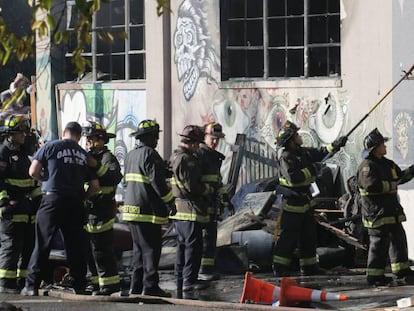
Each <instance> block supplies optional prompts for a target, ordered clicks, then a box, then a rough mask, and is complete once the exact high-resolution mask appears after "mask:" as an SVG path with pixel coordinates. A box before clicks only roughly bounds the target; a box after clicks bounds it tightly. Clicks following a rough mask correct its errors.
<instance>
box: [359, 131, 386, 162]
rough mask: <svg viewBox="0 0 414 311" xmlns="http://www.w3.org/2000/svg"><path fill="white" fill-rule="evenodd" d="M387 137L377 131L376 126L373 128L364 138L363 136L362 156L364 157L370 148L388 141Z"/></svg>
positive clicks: (369, 151)
mask: <svg viewBox="0 0 414 311" xmlns="http://www.w3.org/2000/svg"><path fill="white" fill-rule="evenodd" d="M389 140H390V138H389V137H384V136H382V134H381V133H380V131H378V129H377V128H375V129H373V130H372V131H371V132H370V133H369V134H368V135H367V136H366V137H365V138H364V150H363V151H362V158H364V159H366V158H367V157H368V156H369V154H370V153H371V151H372V150H374V149H375V148H376V147H378V146H379V145H381V144H382V143H385V142H387V141H389Z"/></svg>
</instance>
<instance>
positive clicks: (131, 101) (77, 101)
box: [59, 85, 147, 200]
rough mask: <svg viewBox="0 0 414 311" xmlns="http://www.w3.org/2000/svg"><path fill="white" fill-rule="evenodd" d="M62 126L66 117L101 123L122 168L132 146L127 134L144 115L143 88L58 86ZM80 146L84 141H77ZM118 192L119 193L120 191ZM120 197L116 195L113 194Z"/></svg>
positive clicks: (133, 141) (81, 121)
mask: <svg viewBox="0 0 414 311" xmlns="http://www.w3.org/2000/svg"><path fill="white" fill-rule="evenodd" d="M60 98H61V110H60V111H59V118H60V121H61V124H62V126H64V125H65V124H66V123H67V122H69V121H77V122H79V123H80V124H86V121H87V120H92V121H98V122H100V123H102V124H103V125H104V126H105V127H106V128H107V130H108V132H111V133H115V134H116V138H115V139H111V140H109V143H108V148H109V149H110V150H111V151H112V152H113V153H114V155H115V156H116V157H117V159H118V161H119V162H120V164H121V168H122V171H123V166H124V159H125V156H126V154H127V153H128V151H129V150H131V149H132V148H134V146H135V138H134V137H129V134H130V133H131V132H133V131H135V130H136V128H137V126H138V123H139V122H140V121H141V120H143V119H145V118H146V117H147V116H146V92H145V91H142V90H114V89H110V88H109V89H99V88H96V87H95V89H93V88H92V87H89V86H87V85H86V86H84V88H83V89H79V90H60ZM81 144H82V145H83V146H85V145H86V142H85V141H84V140H83V141H81ZM120 195H121V194H120ZM117 199H118V200H121V198H120V197H118V198H117Z"/></svg>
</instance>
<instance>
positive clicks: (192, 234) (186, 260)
mask: <svg viewBox="0 0 414 311" xmlns="http://www.w3.org/2000/svg"><path fill="white" fill-rule="evenodd" d="M202 228H203V226H202V224H201V223H198V222H195V221H185V220H176V221H175V230H176V232H177V256H176V260H175V272H174V273H175V277H176V280H177V287H178V289H179V288H180V287H181V286H191V285H194V284H195V283H196V282H197V279H198V270H199V269H200V264H201V252H202V250H203V235H202Z"/></svg>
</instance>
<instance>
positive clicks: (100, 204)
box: [82, 121, 122, 296]
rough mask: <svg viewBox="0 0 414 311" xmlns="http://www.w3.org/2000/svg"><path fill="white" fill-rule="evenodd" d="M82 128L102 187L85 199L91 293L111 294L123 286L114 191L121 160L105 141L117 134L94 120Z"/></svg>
mask: <svg viewBox="0 0 414 311" xmlns="http://www.w3.org/2000/svg"><path fill="white" fill-rule="evenodd" d="M88 122H89V125H88V126H84V127H83V128H82V135H83V136H86V145H87V148H88V149H89V155H91V156H92V157H94V158H95V160H96V161H97V162H98V166H99V167H98V169H97V171H96V174H97V176H98V179H99V185H100V189H99V192H98V193H97V194H95V195H94V196H92V197H91V198H89V199H88V200H87V201H86V204H85V207H86V209H87V225H86V226H85V228H86V231H87V232H88V233H89V238H90V241H91V247H92V251H91V252H90V255H89V258H88V267H89V270H90V272H91V281H92V286H93V288H92V289H95V290H94V291H93V292H92V295H94V296H95V295H111V294H112V293H115V292H118V291H120V289H121V286H120V277H119V273H118V265H117V261H116V257H115V253H114V245H113V240H114V238H113V224H114V223H115V215H116V202H115V192H116V188H117V185H118V183H119V182H120V181H121V180H122V174H121V167H120V165H119V162H118V160H117V159H116V158H115V156H114V155H113V154H112V153H111V151H110V150H109V149H108V147H107V146H106V144H107V143H108V142H109V139H111V138H115V137H116V135H115V134H112V133H107V131H106V129H105V127H104V126H103V125H102V124H100V123H98V122H94V121H88Z"/></svg>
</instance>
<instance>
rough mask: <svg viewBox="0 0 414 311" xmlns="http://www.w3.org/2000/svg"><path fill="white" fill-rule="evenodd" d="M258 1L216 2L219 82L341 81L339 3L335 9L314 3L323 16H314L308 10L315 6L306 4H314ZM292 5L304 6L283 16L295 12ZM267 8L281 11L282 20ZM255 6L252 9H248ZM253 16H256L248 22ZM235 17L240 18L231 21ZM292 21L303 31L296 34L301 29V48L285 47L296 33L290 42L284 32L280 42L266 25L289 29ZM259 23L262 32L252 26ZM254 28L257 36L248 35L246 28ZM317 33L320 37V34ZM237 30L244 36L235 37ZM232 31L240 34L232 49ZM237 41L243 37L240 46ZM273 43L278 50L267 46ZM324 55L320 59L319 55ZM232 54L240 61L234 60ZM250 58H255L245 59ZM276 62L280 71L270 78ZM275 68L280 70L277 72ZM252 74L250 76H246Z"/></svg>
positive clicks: (292, 44) (329, 3)
mask: <svg viewBox="0 0 414 311" xmlns="http://www.w3.org/2000/svg"><path fill="white" fill-rule="evenodd" d="M259 1H260V0H221V1H220V23H221V27H220V29H221V64H222V72H221V76H222V81H226V80H233V79H234V80H257V79H265V80H271V79H280V78H305V79H306V78H315V77H317V78H322V77H323V78H326V77H329V78H333V77H334V78H338V77H340V74H341V59H340V58H341V55H340V48H341V41H340V40H341V38H340V0H334V1H336V2H335V3H334V4H332V3H333V0H319V1H318V3H319V4H320V3H321V2H323V3H324V10H322V11H319V12H315V7H314V6H312V7H311V5H314V3H316V2H313V3H311V1H315V0H294V1H292V0H262V2H261V3H260V2H259ZM292 3H293V4H295V3H296V6H297V7H300V5H298V4H301V3H303V10H302V11H300V12H299V13H298V12H296V13H295V12H292V11H294V9H292V8H290V10H288V5H291V6H294V5H292ZM269 5H271V6H277V5H279V6H283V7H284V12H283V14H278V15H277V16H276V14H275V12H279V11H277V10H275V8H273V9H272V10H270V9H269ZM254 6H255V8H253V7H254ZM252 8H253V9H252ZM319 9H320V8H319ZM260 10H261V11H262V12H260ZM252 12H253V13H252ZM255 13H256V16H253V15H254V14H255ZM271 13H273V14H271ZM230 14H233V16H232V15H230ZM237 14H239V15H238V16H235V15H237ZM269 15H271V16H269ZM294 20H296V21H297V22H298V23H300V22H302V23H303V27H300V29H302V28H303V33H302V34H303V37H302V42H301V44H298V43H297V42H290V41H295V40H291V39H292V38H293V37H294V36H295V35H297V34H298V32H292V36H289V33H288V31H283V36H284V37H283V38H282V36H275V33H276V31H277V29H276V30H274V31H273V29H274V28H272V27H271V26H270V25H269V24H272V23H279V24H280V23H283V24H284V27H285V29H289V28H288V25H289V23H291V22H292V21H294ZM258 22H260V23H261V28H262V29H261V30H259V27H260V26H258V25H257V23H258ZM318 22H319V25H320V27H321V28H319V29H318V30H316V31H313V29H314V27H315V26H314V25H317V24H318ZM232 23H233V24H238V25H239V27H234V26H232ZM254 23H256V25H257V27H256V33H257V34H256V33H255V32H253V34H252V32H251V30H249V26H251V25H252V24H254ZM312 23H313V24H312ZM321 25H322V26H321ZM323 26H324V27H323ZM231 27H233V29H231ZM322 28H324V29H323V30H324V31H320V29H322ZM240 29H243V30H242V31H239V30H240ZM232 30H233V32H232ZM237 31H239V33H238V35H239V40H238V42H237V43H238V44H234V42H235V41H237V39H235V37H236V38H237V36H236V35H237ZM249 31H250V33H249ZM249 34H250V36H249ZM255 34H256V35H255ZM241 37H243V38H242V40H243V41H242V40H241V39H240V38H241ZM310 38H312V39H310ZM315 38H316V39H315ZM248 39H253V40H254V41H256V42H253V43H252V42H251V40H248ZM275 39H276V40H277V41H278V42H279V44H275V43H272V40H273V41H275ZM280 42H282V43H280ZM295 53H296V54H301V57H296V58H294V57H293V56H291V55H292V54H295ZM324 53H325V55H323V54H324ZM237 54H239V55H242V56H241V57H239V58H238V57H235V55H237ZM249 54H257V55H256V56H250V57H249ZM272 54H273V55H272ZM277 54H280V55H281V56H282V57H283V59H282V61H280V59H281V57H277V56H276V55H277ZM318 54H321V55H318ZM240 59H241V61H240ZM277 60H279V67H282V68H279V69H278V71H277V72H275V69H274V68H275V67H276V66H275V61H277ZM298 62H302V64H301V65H300V66H297V67H300V71H298V70H297V69H296V70H292V68H295V67H294V66H295V65H296V64H297V63H298ZM252 63H253V64H252ZM280 63H282V65H283V66H280ZM254 64H256V65H254ZM252 71H253V73H251V72H252Z"/></svg>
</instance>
